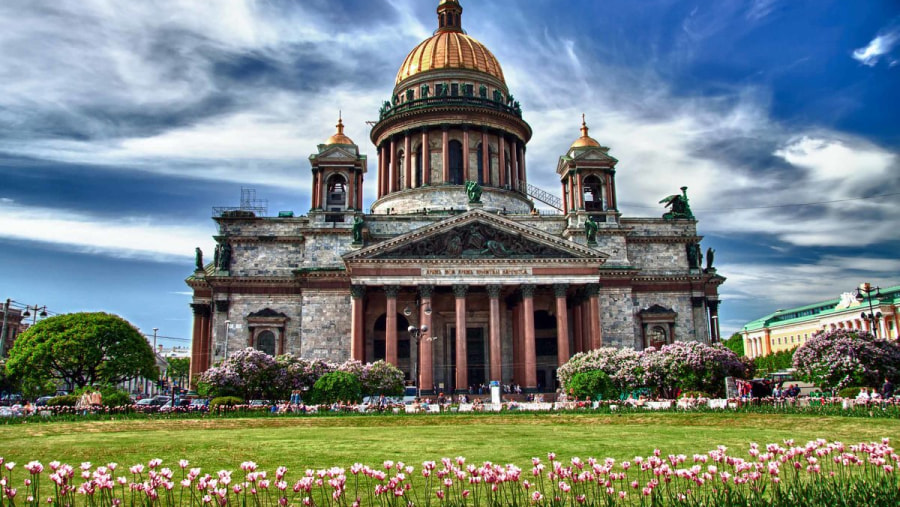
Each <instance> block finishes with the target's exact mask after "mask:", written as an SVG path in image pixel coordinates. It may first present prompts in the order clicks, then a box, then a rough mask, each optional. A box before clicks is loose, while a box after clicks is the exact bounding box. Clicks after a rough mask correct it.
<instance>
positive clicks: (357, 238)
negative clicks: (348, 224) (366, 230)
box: [353, 215, 366, 245]
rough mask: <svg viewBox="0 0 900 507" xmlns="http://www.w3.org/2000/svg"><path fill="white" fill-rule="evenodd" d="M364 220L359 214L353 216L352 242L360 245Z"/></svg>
mask: <svg viewBox="0 0 900 507" xmlns="http://www.w3.org/2000/svg"><path fill="white" fill-rule="evenodd" d="M365 223H366V221H365V220H363V219H362V217H360V216H359V215H357V216H355V217H353V244H354V245H360V244H362V240H363V237H362V229H363V226H364V225H365Z"/></svg>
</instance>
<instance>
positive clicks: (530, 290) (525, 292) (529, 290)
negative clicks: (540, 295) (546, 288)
mask: <svg viewBox="0 0 900 507" xmlns="http://www.w3.org/2000/svg"><path fill="white" fill-rule="evenodd" d="M536 288H537V287H536V286H535V285H533V284H530V283H528V284H525V285H522V286H521V287H520V288H519V289H520V290H521V291H522V297H523V298H532V297H534V290H535V289H536Z"/></svg>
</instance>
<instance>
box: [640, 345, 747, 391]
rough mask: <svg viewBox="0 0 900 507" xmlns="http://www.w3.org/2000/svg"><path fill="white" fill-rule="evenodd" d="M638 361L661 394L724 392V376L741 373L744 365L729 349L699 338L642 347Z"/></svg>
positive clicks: (745, 367)
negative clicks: (692, 340) (709, 343)
mask: <svg viewBox="0 0 900 507" xmlns="http://www.w3.org/2000/svg"><path fill="white" fill-rule="evenodd" d="M641 364H642V366H643V371H644V373H645V378H646V381H647V384H646V386H647V387H650V388H652V389H654V390H655V391H656V392H657V394H659V395H660V396H661V397H663V398H670V399H671V398H675V397H676V396H675V393H676V391H677V390H679V389H680V390H683V391H700V392H704V393H707V394H708V395H712V396H719V397H721V396H723V395H724V394H725V377H739V378H740V377H744V375H745V374H746V370H747V365H746V364H745V363H744V362H743V361H741V359H740V358H739V357H737V355H736V354H735V353H734V352H732V351H731V350H730V349H727V348H725V347H723V346H721V345H713V346H710V345H706V344H705V343H700V342H675V343H671V344H669V345H663V346H662V348H660V349H659V350H658V351H657V350H655V349H652V348H651V349H648V350H645V351H644V353H643V354H642V355H641Z"/></svg>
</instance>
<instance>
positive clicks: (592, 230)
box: [584, 216, 600, 246]
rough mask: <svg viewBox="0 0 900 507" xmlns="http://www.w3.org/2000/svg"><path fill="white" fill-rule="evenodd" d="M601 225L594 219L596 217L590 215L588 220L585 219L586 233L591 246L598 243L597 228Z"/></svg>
mask: <svg viewBox="0 0 900 507" xmlns="http://www.w3.org/2000/svg"><path fill="white" fill-rule="evenodd" d="M599 228H600V226H598V225H597V222H595V221H594V217H592V216H589V217H588V218H587V220H585V221H584V235H585V236H587V244H588V245H589V246H596V245H597V230H598V229H599Z"/></svg>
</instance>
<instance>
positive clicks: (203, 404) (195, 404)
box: [191, 398, 209, 408]
mask: <svg viewBox="0 0 900 507" xmlns="http://www.w3.org/2000/svg"><path fill="white" fill-rule="evenodd" d="M191 408H209V398H194V399H193V400H191Z"/></svg>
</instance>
